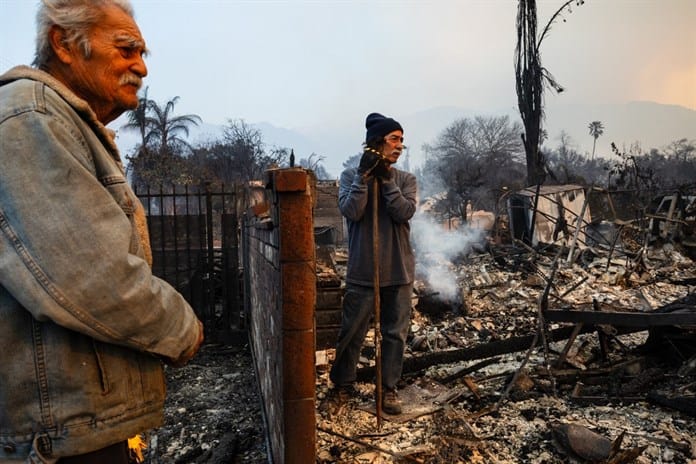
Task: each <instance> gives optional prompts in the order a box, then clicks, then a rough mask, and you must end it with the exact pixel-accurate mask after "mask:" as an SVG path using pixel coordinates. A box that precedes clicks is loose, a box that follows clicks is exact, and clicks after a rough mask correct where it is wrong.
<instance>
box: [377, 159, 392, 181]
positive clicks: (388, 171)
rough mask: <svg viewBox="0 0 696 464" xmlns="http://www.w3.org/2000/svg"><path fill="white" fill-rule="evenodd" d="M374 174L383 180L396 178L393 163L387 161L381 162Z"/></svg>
mask: <svg viewBox="0 0 696 464" xmlns="http://www.w3.org/2000/svg"><path fill="white" fill-rule="evenodd" d="M372 172H373V174H374V175H375V176H376V177H379V178H380V179H382V180H390V179H391V178H392V177H393V176H394V171H392V168H391V163H390V162H389V161H387V160H385V159H381V160H379V163H377V166H376V167H375V169H374V170H373V171H372Z"/></svg>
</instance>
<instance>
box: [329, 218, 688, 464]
mask: <svg viewBox="0 0 696 464" xmlns="http://www.w3.org/2000/svg"><path fill="white" fill-rule="evenodd" d="M681 223H682V224H687V223H685V222H684V221H682V222H681ZM668 224H669V222H668ZM616 225H617V224H612V226H616ZM687 225H689V227H691V229H690V230H688V231H687V238H690V237H693V233H694V229H693V221H692V222H691V223H689V224H687ZM619 229H620V238H619V240H616V239H614V240H612V243H608V244H597V243H589V240H588V243H585V244H583V246H582V247H580V246H577V248H576V249H573V247H574V246H575V244H574V243H573V241H572V240H568V241H566V244H563V245H559V244H558V243H551V244H548V243H537V244H535V245H534V246H531V245H529V244H528V243H524V242H523V241H520V240H515V239H512V241H510V240H508V242H507V243H505V241H501V240H496V239H492V238H491V237H490V235H489V237H488V240H487V242H486V244H485V246H484V247H482V248H479V249H478V251H473V252H470V253H468V254H467V255H461V256H458V257H456V258H454V259H451V260H448V261H447V262H442V263H439V264H440V265H442V266H445V267H446V268H447V270H448V272H449V273H451V274H452V275H453V276H454V277H455V279H456V282H457V292H456V294H455V296H454V297H447V298H443V296H442V295H439V294H438V292H436V291H434V290H433V288H432V286H431V285H430V284H429V283H428V282H427V281H425V280H417V281H416V283H415V288H414V297H413V309H412V323H411V330H410V333H409V338H408V341H407V349H406V359H405V365H404V372H403V376H402V382H401V384H400V385H399V395H400V398H401V400H402V401H403V403H404V412H403V414H401V415H400V416H389V415H386V414H382V418H383V419H384V420H383V421H381V426H380V427H378V426H377V421H376V419H375V402H374V365H375V360H374V347H373V342H374V338H373V334H372V332H370V333H369V334H368V339H367V340H366V343H365V345H364V347H363V352H362V354H363V356H362V357H361V363H360V365H359V369H358V382H357V383H356V384H355V392H354V394H353V395H351V396H350V397H349V398H345V397H340V396H339V395H336V394H335V393H334V390H332V388H331V387H332V385H331V384H330V381H329V380H328V369H329V367H330V364H331V360H332V356H333V350H332V349H326V350H321V351H318V352H317V436H318V446H317V462H318V463H382V462H404V463H406V462H414V463H448V464H453V463H536V464H542V463H544V464H552V463H567V462H571V463H585V462H587V463H606V464H618V463H629V462H637V463H694V462H696V265H695V264H694V258H696V256H694V253H693V251H694V247H693V246H686V245H688V243H687V242H686V240H685V241H684V242H682V241H676V240H673V234H672V235H671V236H665V234H662V236H659V231H658V232H657V235H658V236H657V237H655V236H652V238H651V236H650V234H649V233H643V232H644V231H642V230H638V229H637V228H636V227H633V226H631V225H626V224H625V223H620V224H619ZM322 255H324V256H330V259H323V260H322V261H320V262H318V279H319V281H321V280H322V279H327V280H332V279H333V280H336V279H341V278H342V274H343V272H344V271H345V261H346V258H347V255H346V250H345V248H342V247H331V249H330V253H328V254H327V253H323V254H322Z"/></svg>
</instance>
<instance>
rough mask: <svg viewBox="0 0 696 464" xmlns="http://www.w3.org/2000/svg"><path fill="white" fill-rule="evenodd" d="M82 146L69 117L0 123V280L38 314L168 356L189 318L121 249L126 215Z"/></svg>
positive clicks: (125, 243) (191, 326)
mask: <svg viewBox="0 0 696 464" xmlns="http://www.w3.org/2000/svg"><path fill="white" fill-rule="evenodd" d="M88 146H89V144H88V143H87V142H86V139H85V138H84V137H83V134H82V133H81V132H80V130H79V128H78V127H77V126H75V125H74V123H72V124H71V121H69V119H65V118H60V117H56V116H55V115H51V116H49V115H47V114H45V113H42V112H40V111H28V112H25V113H22V114H18V115H15V116H13V117H11V118H8V119H6V120H5V121H3V122H2V123H1V124H0V164H1V165H2V169H0V285H2V286H3V287H5V289H7V290H8V291H9V292H10V294H11V295H12V296H13V297H14V298H15V299H16V300H17V301H18V302H19V303H20V304H21V305H22V306H23V307H24V308H26V309H27V310H28V311H29V312H31V314H32V315H33V316H34V318H36V319H37V320H41V321H46V320H51V321H53V322H55V323H56V324H58V325H61V326H63V327H66V328H68V329H71V330H73V331H76V332H80V333H83V334H85V335H88V336H90V337H93V338H95V339H98V340H101V341H104V342H107V343H113V344H118V345H122V346H126V347H130V348H133V349H136V350H140V351H148V352H151V353H154V354H157V355H162V356H165V357H169V358H174V359H176V358H178V357H179V356H180V355H181V354H182V353H185V352H187V350H189V349H190V348H191V347H192V346H194V345H195V344H196V342H197V339H198V336H199V334H200V330H199V326H198V321H197V318H196V316H195V314H194V312H193V310H192V309H191V307H190V306H189V305H188V304H187V303H186V301H185V300H184V298H183V297H182V296H181V295H180V294H179V293H178V292H177V291H176V290H175V289H174V288H173V287H171V286H170V285H169V284H167V283H166V282H164V281H163V280H161V279H159V278H157V277H155V276H154V275H153V274H152V272H151V270H150V267H149V265H148V264H147V262H146V261H145V260H144V259H142V258H141V257H139V256H137V255H134V254H132V253H131V252H130V250H131V249H132V247H131V245H132V240H133V239H134V237H133V229H132V224H131V222H130V220H129V218H128V215H127V211H124V208H123V205H120V204H119V203H117V201H116V200H115V199H114V197H113V196H112V194H110V193H109V191H108V190H107V189H106V188H105V187H104V185H102V183H101V182H100V181H99V180H98V179H97V178H96V176H95V171H94V163H93V162H92V155H91V152H90V149H89V148H88ZM113 181H114V182H120V180H119V179H115V180H113ZM123 182H124V183H125V179H123ZM123 191H124V192H126V191H128V192H130V189H129V188H127V186H124V190H123ZM131 194H132V192H131ZM124 201H126V203H127V202H128V201H130V200H128V199H125V200H124ZM135 201H137V199H136V200H135Z"/></svg>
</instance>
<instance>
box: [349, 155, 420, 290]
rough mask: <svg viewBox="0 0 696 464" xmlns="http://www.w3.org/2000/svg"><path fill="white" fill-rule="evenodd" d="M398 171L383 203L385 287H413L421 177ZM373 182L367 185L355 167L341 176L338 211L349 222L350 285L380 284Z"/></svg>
mask: <svg viewBox="0 0 696 464" xmlns="http://www.w3.org/2000/svg"><path fill="white" fill-rule="evenodd" d="M392 171H393V177H392V179H390V180H385V181H381V185H380V186H379V188H380V195H379V202H378V205H377V213H378V222H379V237H378V240H379V255H380V256H379V263H380V265H379V274H380V277H379V283H380V286H381V287H386V286H391V285H406V284H410V283H412V282H413V279H414V272H415V258H414V255H413V248H412V247H411V227H410V225H409V220H410V219H411V218H412V217H413V215H414V214H415V212H416V203H417V195H418V191H417V190H418V188H417V184H416V177H415V176H414V175H413V174H410V173H408V172H406V171H401V170H399V169H396V168H392ZM372 182H374V179H373V180H371V181H368V182H367V183H366V182H365V180H364V179H363V178H362V176H361V175H360V174H358V172H357V169H354V168H349V169H346V170H345V171H343V173H342V174H341V180H340V184H339V191H338V207H339V209H340V210H341V213H342V214H343V216H345V218H346V221H347V223H348V268H347V270H346V282H349V283H352V284H357V285H363V286H366V287H372V285H373V284H374V281H373V279H374V271H373V269H374V261H373V248H372V243H373V240H372V234H373V232H372V222H373V221H372V214H373V213H372Z"/></svg>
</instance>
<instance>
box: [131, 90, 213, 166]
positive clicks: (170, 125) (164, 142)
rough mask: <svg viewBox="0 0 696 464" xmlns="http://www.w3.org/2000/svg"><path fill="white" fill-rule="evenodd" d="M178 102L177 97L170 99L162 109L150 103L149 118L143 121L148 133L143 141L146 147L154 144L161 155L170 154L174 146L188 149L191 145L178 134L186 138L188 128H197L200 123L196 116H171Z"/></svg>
mask: <svg viewBox="0 0 696 464" xmlns="http://www.w3.org/2000/svg"><path fill="white" fill-rule="evenodd" d="M178 100H179V97H178V96H176V97H174V98H172V99H171V100H169V101H168V102H167V103H166V105H165V106H164V108H162V107H160V106H159V105H158V104H157V103H155V102H151V105H150V107H149V110H150V111H149V116H148V117H147V118H146V120H145V123H146V126H147V128H148V132H147V133H146V134H145V139H144V140H145V144H146V145H147V144H149V143H151V142H152V143H155V144H156V145H157V146H158V147H159V152H160V154H161V155H167V154H170V153H171V151H172V148H173V147H174V146H181V145H183V146H185V147H188V148H189V149H190V148H191V145H190V144H189V143H188V142H187V141H186V140H185V138H182V137H180V135H179V134H182V133H183V134H184V136H185V137H188V135H189V126H191V125H193V126H197V125H198V124H200V122H201V118H200V116H198V115H196V114H182V115H180V116H173V115H172V113H173V111H174V106H175V105H176V102H177V101H178Z"/></svg>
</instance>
